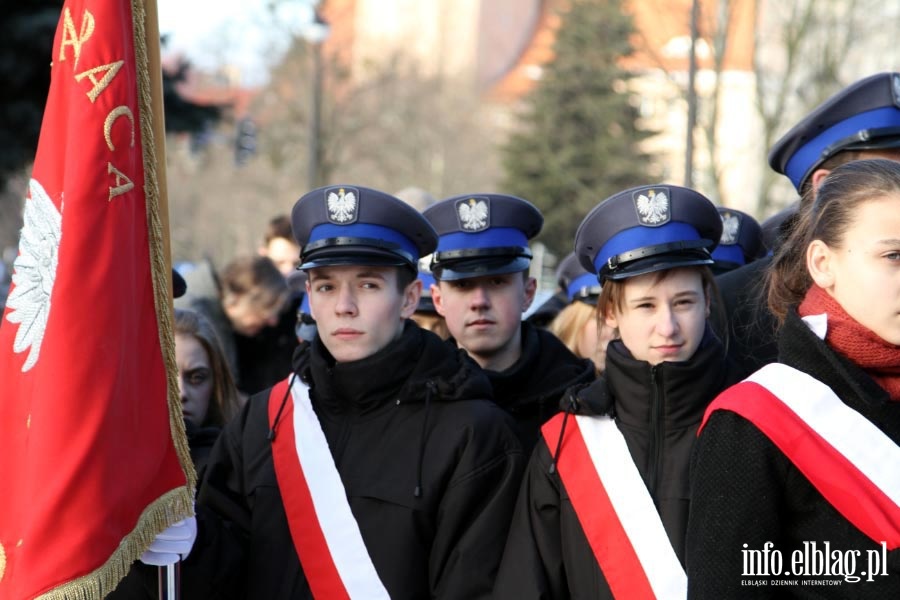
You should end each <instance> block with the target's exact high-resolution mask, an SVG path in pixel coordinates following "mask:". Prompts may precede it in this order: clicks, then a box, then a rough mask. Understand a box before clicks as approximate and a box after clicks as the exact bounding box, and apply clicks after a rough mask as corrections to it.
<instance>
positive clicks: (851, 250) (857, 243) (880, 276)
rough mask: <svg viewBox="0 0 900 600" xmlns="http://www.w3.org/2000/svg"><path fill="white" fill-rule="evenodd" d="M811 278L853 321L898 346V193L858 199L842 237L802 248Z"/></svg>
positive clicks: (899, 259) (899, 243)
mask: <svg viewBox="0 0 900 600" xmlns="http://www.w3.org/2000/svg"><path fill="white" fill-rule="evenodd" d="M806 258H807V263H806V264H807V268H808V269H809V272H810V275H811V276H812V279H813V281H814V282H815V283H816V285H818V286H819V287H821V288H823V289H824V290H825V291H827V292H828V293H829V294H831V296H833V297H834V299H835V300H837V302H838V303H839V304H840V305H841V306H842V307H843V308H844V310H845V311H847V314H849V315H850V316H851V317H852V318H853V319H854V320H856V321H857V322H858V323H860V324H861V325H863V326H864V327H866V328H868V329H870V330H872V331H873V332H875V334H877V335H878V336H879V337H880V338H882V339H883V340H885V341H886V342H888V343H891V344H895V345H900V195H898V194H892V195H888V196H880V197H877V198H873V199H871V200H868V201H866V202H862V203H860V204H859V205H858V206H857V207H856V208H855V209H854V220H853V221H852V222H851V223H850V225H849V227H848V228H847V231H846V232H845V234H844V237H843V239H842V240H841V241H840V242H839V244H838V245H837V246H834V247H831V246H828V245H826V244H825V243H824V242H822V241H821V240H815V241H814V242H813V243H812V244H810V246H809V248H808V249H807V254H806Z"/></svg>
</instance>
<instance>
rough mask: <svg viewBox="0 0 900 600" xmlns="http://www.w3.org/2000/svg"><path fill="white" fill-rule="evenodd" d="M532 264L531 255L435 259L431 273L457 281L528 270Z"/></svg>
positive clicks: (437, 277)
mask: <svg viewBox="0 0 900 600" xmlns="http://www.w3.org/2000/svg"><path fill="white" fill-rule="evenodd" d="M530 266H531V257H529V256H489V257H483V258H466V259H458V260H446V261H435V262H433V263H432V264H431V273H432V275H434V278H435V279H436V280H438V281H457V280H460V279H471V278H473V277H484V276H487V275H506V274H508V273H520V272H522V271H527V270H528V267H530Z"/></svg>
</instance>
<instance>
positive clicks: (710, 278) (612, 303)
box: [597, 265, 722, 319]
mask: <svg viewBox="0 0 900 600" xmlns="http://www.w3.org/2000/svg"><path fill="white" fill-rule="evenodd" d="M678 269H696V270H697V271H698V272H699V273H700V281H701V282H702V283H703V292H704V293H705V294H706V296H707V297H708V298H709V299H710V303H711V304H713V305H718V306H721V304H722V302H721V299H720V297H719V286H718V285H717V284H716V278H715V276H714V275H713V272H712V271H711V270H710V268H709V267H707V266H706V265H692V266H687V267H672V268H671V269H665V270H662V271H656V272H655V273H654V274H653V275H654V277H653V285H656V284H658V283H659V282H661V281H664V280H665V279H666V278H667V277H668V276H669V275H671V274H672V273H673V272H674V271H676V270H678ZM626 281H627V279H616V280H614V279H608V280H606V281H604V282H603V288H602V289H601V290H600V297H599V298H598V299H597V315H598V316H599V317H600V318H601V319H603V318H605V316H606V314H607V313H608V312H609V311H610V310H612V309H613V308H615V310H617V311H620V312H621V310H622V303H623V302H624V301H625V282H626Z"/></svg>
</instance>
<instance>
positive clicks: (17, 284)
mask: <svg viewBox="0 0 900 600" xmlns="http://www.w3.org/2000/svg"><path fill="white" fill-rule="evenodd" d="M29 188H30V190H31V200H29V201H27V202H26V203H25V215H24V221H25V224H24V226H23V227H22V238H21V241H20V242H19V256H18V257H17V258H16V260H15V262H14V263H13V268H14V272H13V276H12V282H13V285H14V287H13V290H12V292H10V294H9V297H8V298H7V299H6V304H7V305H8V306H9V307H10V308H11V309H12V310H10V311H9V313H8V314H7V315H6V320H7V321H9V322H10V323H18V324H19V329H18V330H17V331H16V339H15V340H14V341H13V351H14V352H17V353H18V352H24V351H26V350H29V352H28V357H27V358H26V359H25V364H23V365H22V372H23V373H24V372H25V371H28V370H29V369H31V367H33V366H34V365H35V364H36V363H37V361H38V357H39V356H40V353H41V342H42V341H43V339H44V330H46V329H47V320H48V319H49V318H50V296H51V295H52V294H53V283H54V282H55V281H56V265H57V264H58V262H59V240H60V238H61V237H62V215H61V214H60V213H59V211H58V210H56V205H55V204H53V201H52V200H50V196H48V195H47V192H46V191H44V188H43V186H41V184H40V183H38V182H37V181H36V180H34V179H32V180H31V182H30V183H29Z"/></svg>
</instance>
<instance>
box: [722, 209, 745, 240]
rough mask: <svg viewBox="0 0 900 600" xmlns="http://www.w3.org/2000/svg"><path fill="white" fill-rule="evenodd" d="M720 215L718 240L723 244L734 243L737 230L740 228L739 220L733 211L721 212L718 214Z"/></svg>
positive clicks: (736, 237)
mask: <svg viewBox="0 0 900 600" xmlns="http://www.w3.org/2000/svg"><path fill="white" fill-rule="evenodd" d="M719 216H720V217H722V239H721V240H720V241H719V243H720V244H723V245H731V244H736V243H737V239H738V232H739V231H740V230H741V220H740V218H738V216H737V215H736V214H734V213H730V212H723V213H720V214H719Z"/></svg>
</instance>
